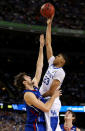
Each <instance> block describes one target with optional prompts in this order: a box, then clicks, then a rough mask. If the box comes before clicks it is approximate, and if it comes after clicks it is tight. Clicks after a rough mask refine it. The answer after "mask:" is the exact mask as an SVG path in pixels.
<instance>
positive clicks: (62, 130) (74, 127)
mask: <svg viewBox="0 0 85 131" xmlns="http://www.w3.org/2000/svg"><path fill="white" fill-rule="evenodd" d="M61 131H66V130H65V128H64V124H62V125H61ZM69 131H76V126H72V128H71V129H70V130H69Z"/></svg>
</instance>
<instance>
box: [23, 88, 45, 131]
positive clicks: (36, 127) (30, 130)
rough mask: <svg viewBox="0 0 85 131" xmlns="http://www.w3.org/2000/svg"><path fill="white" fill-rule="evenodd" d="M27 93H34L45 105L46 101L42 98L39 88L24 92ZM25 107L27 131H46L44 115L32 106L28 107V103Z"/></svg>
mask: <svg viewBox="0 0 85 131" xmlns="http://www.w3.org/2000/svg"><path fill="white" fill-rule="evenodd" d="M25 92H32V93H33V94H35V95H36V97H37V98H38V99H40V100H41V101H43V102H44V103H45V99H44V98H43V97H42V96H41V94H40V92H39V90H38V88H36V87H34V90H24V93H25ZM25 105H26V111H27V121H26V125H25V131H46V127H45V118H44V113H43V112H42V111H41V110H40V109H38V108H36V107H34V106H32V105H31V106H28V105H27V104H26V103H25Z"/></svg>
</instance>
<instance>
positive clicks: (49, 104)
mask: <svg viewBox="0 0 85 131" xmlns="http://www.w3.org/2000/svg"><path fill="white" fill-rule="evenodd" d="M54 100H55V96H54V95H53V96H52V97H51V98H50V99H49V100H48V101H47V102H46V103H45V106H46V107H47V109H48V111H49V110H50V108H51V107H52V104H53V102H54Z"/></svg>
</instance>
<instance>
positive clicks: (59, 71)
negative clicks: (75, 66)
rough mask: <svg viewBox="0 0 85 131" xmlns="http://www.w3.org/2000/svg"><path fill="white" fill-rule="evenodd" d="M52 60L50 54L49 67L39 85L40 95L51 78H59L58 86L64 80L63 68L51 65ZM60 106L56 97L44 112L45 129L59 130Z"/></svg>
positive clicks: (50, 82) (50, 81) (45, 90)
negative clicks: (49, 107)
mask: <svg viewBox="0 0 85 131" xmlns="http://www.w3.org/2000/svg"><path fill="white" fill-rule="evenodd" d="M54 60H55V57H54V56H52V57H51V58H50V59H49V61H48V63H49V67H48V69H47V71H46V73H45V75H44V78H43V82H42V85H41V87H40V93H41V94H42V95H43V94H44V93H45V92H47V91H48V90H49V89H50V87H51V84H52V82H53V80H59V81H60V86H61V84H62V82H63V80H64V77H65V72H64V70H63V68H57V67H55V66H54V65H53V61H54ZM59 88H60V87H59ZM49 98H50V97H47V98H46V99H49ZM60 108H61V102H60V100H59V97H58V98H56V99H55V101H54V103H53V106H52V107H51V110H50V111H49V112H48V113H45V117H46V126H47V131H60V126H59V111H60Z"/></svg>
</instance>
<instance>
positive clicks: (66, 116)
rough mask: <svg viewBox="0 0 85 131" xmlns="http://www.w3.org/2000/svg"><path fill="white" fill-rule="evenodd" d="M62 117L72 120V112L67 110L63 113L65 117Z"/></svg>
mask: <svg viewBox="0 0 85 131" xmlns="http://www.w3.org/2000/svg"><path fill="white" fill-rule="evenodd" d="M64 118H65V120H72V119H73V117H72V113H71V112H70V111H67V112H66V113H65V117H64Z"/></svg>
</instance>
